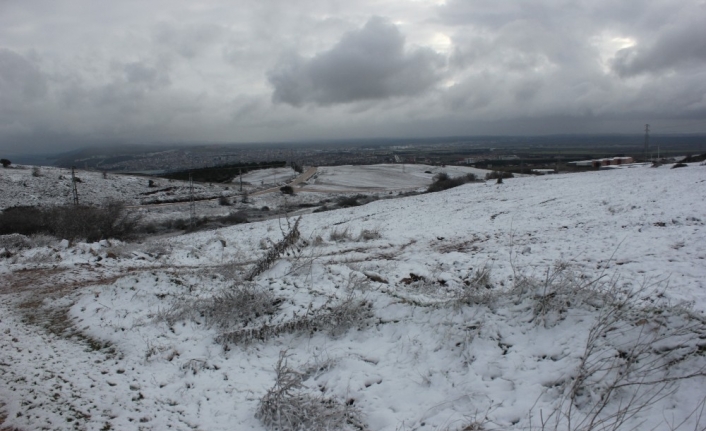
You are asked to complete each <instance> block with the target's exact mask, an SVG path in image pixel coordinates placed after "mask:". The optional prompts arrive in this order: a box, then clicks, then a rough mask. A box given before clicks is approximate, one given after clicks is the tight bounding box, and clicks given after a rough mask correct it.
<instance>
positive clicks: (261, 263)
mask: <svg viewBox="0 0 706 431" xmlns="http://www.w3.org/2000/svg"><path fill="white" fill-rule="evenodd" d="M300 220H301V217H299V218H298V219H297V220H296V221H295V222H294V226H292V227H291V229H290V230H289V232H287V233H286V234H285V235H284V238H282V239H281V240H280V241H279V242H277V243H273V244H272V247H271V248H270V249H269V250H268V251H267V254H265V256H263V257H262V258H261V259H260V260H258V261H257V263H256V264H255V266H253V268H252V269H251V270H250V273H249V274H248V276H247V277H246V280H249V281H250V280H253V279H254V278H255V277H257V276H258V275H260V274H262V273H263V272H265V271H267V270H268V269H269V268H270V267H271V266H272V264H273V263H275V262H276V261H277V259H279V258H280V256H282V254H284V253H285V252H286V251H287V249H289V248H290V247H293V246H294V245H295V244H296V243H297V241H298V240H299V238H300V237H301V233H300V232H299V221H300Z"/></svg>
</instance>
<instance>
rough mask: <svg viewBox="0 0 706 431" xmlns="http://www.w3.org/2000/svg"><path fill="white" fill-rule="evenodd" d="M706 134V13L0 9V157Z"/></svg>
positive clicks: (21, 5) (544, 6)
mask: <svg viewBox="0 0 706 431" xmlns="http://www.w3.org/2000/svg"><path fill="white" fill-rule="evenodd" d="M645 123H650V124H651V125H652V130H653V132H654V133H659V132H663V133H673V132H705V131H706V1H705V0H699V1H690V0H677V1H675V0H655V1H645V0H617V1H616V0H576V1H573V0H532V1H529V0H503V1H498V0H466V1H462V0H447V1H434V0H432V1H426V0H407V1H403V0H380V1H368V0H356V1H350V0H334V1H325V0H252V1H246V0H222V1H218V0H214V1H178V0H159V1H151V0H150V1H145V0H139V1H132V0H120V1H117V0H113V1H102V0H101V1H97V0H75V1H74V0H0V150H4V151H5V152H19V151H30V150H37V151H38V150H42V151H44V150H57V151H60V150H63V149H68V148H72V147H76V146H82V145H87V144H96V143H102V142H126V143H141V142H248V141H250V142H251V141H291V140H307V139H338V138H370V137H423V136H450V135H478V134H553V133H600V132H619V133H640V132H641V131H642V130H643V128H644V124H645Z"/></svg>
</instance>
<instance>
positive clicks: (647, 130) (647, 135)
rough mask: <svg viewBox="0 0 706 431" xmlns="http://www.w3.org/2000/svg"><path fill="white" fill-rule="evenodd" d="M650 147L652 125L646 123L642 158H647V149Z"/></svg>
mask: <svg viewBox="0 0 706 431" xmlns="http://www.w3.org/2000/svg"><path fill="white" fill-rule="evenodd" d="M649 149H650V125H649V124H645V148H644V149H643V150H642V158H643V159H647V151H649Z"/></svg>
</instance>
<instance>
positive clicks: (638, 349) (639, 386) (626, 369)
mask: <svg viewBox="0 0 706 431" xmlns="http://www.w3.org/2000/svg"><path fill="white" fill-rule="evenodd" d="M515 294H519V295H520V296H525V295H529V297H530V298H531V299H532V301H533V302H534V307H533V313H534V316H535V318H536V319H537V323H540V322H541V323H543V324H544V325H547V324H554V323H555V322H556V321H558V320H560V319H562V318H563V317H562V316H564V315H565V314H566V313H567V312H568V311H570V310H571V309H576V308H584V309H588V310H592V311H596V312H597V313H598V316H597V318H596V320H595V323H594V324H593V326H592V327H591V329H590V331H589V334H588V337H587V340H586V344H585V349H584V352H583V354H582V356H581V360H580V363H579V364H578V366H577V369H576V371H575V373H574V375H573V377H572V378H570V379H569V380H567V381H566V382H564V384H563V386H562V391H563V395H562V396H561V398H560V399H559V401H558V402H557V404H556V406H555V409H554V411H552V412H551V413H550V414H548V415H547V416H546V417H544V416H542V418H541V424H540V429H541V430H555V431H556V430H573V431H592V430H604V429H610V430H617V429H621V428H622V427H624V426H627V424H628V423H629V422H630V421H632V420H634V419H636V416H637V415H638V414H639V413H640V412H642V411H643V410H646V409H649V408H650V407H651V406H653V405H655V404H656V403H657V402H659V401H660V400H662V399H664V398H666V397H667V396H669V395H671V394H672V393H673V392H674V391H676V389H677V385H678V382H680V381H681V380H685V379H692V378H704V377H706V365H705V364H704V359H703V354H702V349H703V347H702V341H701V340H703V339H704V338H706V320H705V319H704V318H703V317H702V316H698V315H696V314H694V313H692V312H691V311H689V310H688V308H685V307H673V306H670V305H669V304H667V303H666V302H664V301H662V302H660V301H659V300H657V301H655V300H654V298H655V297H656V298H659V297H660V295H659V294H657V295H655V292H654V290H653V289H652V286H647V285H643V286H642V288H639V289H636V290H627V289H621V288H619V286H618V283H617V280H607V281H605V282H603V281H602V280H601V279H600V278H599V279H593V280H583V279H581V278H580V277H576V276H575V275H574V274H572V273H571V272H570V271H568V270H567V269H566V267H565V266H563V265H559V267H558V268H556V269H555V270H553V271H548V272H547V275H546V277H545V279H544V280H543V281H541V282H537V281H535V282H529V281H528V280H527V279H524V280H522V281H521V282H520V286H519V287H518V289H517V290H516V291H515ZM645 297H649V298H650V299H651V300H650V301H643V299H642V298H645ZM646 304H647V305H646ZM683 362H690V363H691V366H689V367H679V366H678V365H679V364H681V363H683ZM687 369H690V370H692V371H684V370H687Z"/></svg>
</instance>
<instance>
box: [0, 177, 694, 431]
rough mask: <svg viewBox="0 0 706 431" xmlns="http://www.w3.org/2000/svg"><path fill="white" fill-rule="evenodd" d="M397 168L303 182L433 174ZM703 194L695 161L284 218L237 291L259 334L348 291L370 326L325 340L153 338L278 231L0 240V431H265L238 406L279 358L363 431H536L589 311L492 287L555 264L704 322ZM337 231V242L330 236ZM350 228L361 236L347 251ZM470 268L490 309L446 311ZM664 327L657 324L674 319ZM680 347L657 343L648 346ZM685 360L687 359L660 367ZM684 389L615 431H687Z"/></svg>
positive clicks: (222, 284) (182, 327)
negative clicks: (249, 284) (273, 253)
mask: <svg viewBox="0 0 706 431" xmlns="http://www.w3.org/2000/svg"><path fill="white" fill-rule="evenodd" d="M395 169H397V170H400V171H401V166H400V165H394V166H392V168H390V167H387V168H385V169H383V168H379V167H369V168H367V169H366V170H365V171H364V172H367V173H366V174H364V175H358V174H354V173H352V172H353V171H352V170H349V168H348V167H335V168H329V167H324V168H320V169H319V172H320V173H319V177H318V179H317V180H316V181H313V180H312V181H310V184H309V185H307V186H305V188H314V187H321V189H322V190H323V189H326V190H334V189H336V187H339V186H345V187H347V188H348V189H350V188H361V189H376V188H378V187H379V188H384V189H385V190H393V189H402V188H406V187H408V186H409V187H420V186H423V185H424V184H428V181H429V179H430V178H431V175H433V174H424V172H423V171H419V170H420V169H422V168H418V167H415V166H411V165H407V166H406V167H405V170H406V171H405V172H394V170H395ZM0 172H1V170H0ZM357 172H361V171H360V170H358V171H357ZM401 174H404V175H401ZM0 178H2V179H3V181H16V182H21V181H22V179H21V178H19V179H16V180H15V179H12V178H13V177H12V176H8V175H5V176H2V177H0ZM414 178H418V179H419V183H418V184H416V183H413V181H414ZM319 180H320V181H321V182H319ZM388 180H389V181H388ZM386 181H387V182H386ZM704 183H706V167H703V166H698V165H696V164H692V165H689V166H688V167H687V168H682V169H669V167H668V166H663V167H661V168H657V169H653V168H648V167H644V166H638V165H635V166H633V167H625V168H622V169H615V170H609V171H597V172H589V173H582V174H566V175H564V174H560V175H552V176H542V177H523V178H514V179H508V180H505V182H504V183H503V184H495V182H487V183H472V184H466V185H464V186H461V187H458V188H455V189H451V190H447V191H445V192H439V193H433V194H423V195H418V196H412V197H407V198H400V199H393V200H380V201H375V202H372V203H370V204H367V205H365V206H361V207H354V208H347V209H342V210H337V211H330V212H325V213H317V214H309V215H306V216H304V217H303V218H302V219H301V221H300V225H299V229H300V231H301V234H302V239H303V240H304V241H306V243H305V242H303V241H300V242H299V244H298V246H297V248H298V250H291V249H290V250H289V252H288V253H289V254H286V255H283V256H282V257H281V258H280V259H279V260H277V262H276V263H275V264H274V265H273V266H272V267H271V268H270V269H269V270H267V271H265V272H264V273H262V274H260V275H259V276H257V277H256V278H255V279H254V286H255V289H259V290H262V291H267V292H271V293H272V294H273V295H276V296H277V297H280V298H281V299H282V301H283V302H282V307H281V310H280V311H279V312H278V313H277V314H276V315H275V316H273V317H272V319H273V320H272V322H282V321H286V320H287V319H290V318H292V316H293V315H295V314H296V315H301V314H302V313H304V312H305V311H306V310H307V309H308V307H312V309H316V308H317V307H321V306H322V305H324V304H327V301H332V300H335V299H344V298H348V297H349V295H354V296H355V297H357V298H361V299H364V300H365V301H367V302H368V303H370V304H372V306H371V313H372V317H370V318H368V319H366V320H363V321H362V323H361V324H360V325H359V326H357V327H353V328H351V329H349V330H346V331H343V332H341V333H335V334H329V333H328V332H327V331H325V330H318V331H316V332H313V333H309V332H294V333H284V334H282V335H279V336H273V337H271V338H268V339H266V340H265V341H258V340H255V341H252V342H250V343H247V344H245V343H243V344H237V343H230V344H228V345H227V347H226V346H224V344H223V343H219V342H217V341H216V338H217V337H218V335H219V333H220V330H219V329H218V328H217V327H212V326H209V325H207V324H206V323H205V321H204V320H203V319H200V318H198V317H196V318H184V319H181V320H177V321H176V322H171V323H170V322H168V321H167V320H165V319H164V316H165V315H167V314H168V312H174V311H175V310H179V309H180V308H179V307H182V308H183V307H184V306H185V304H196V303H197V301H199V300H204V299H208V298H210V297H212V296H213V295H214V294H216V293H217V292H220V291H222V289H229V288H232V287H233V286H234V285H235V286H242V285H243V284H244V282H243V281H242V277H243V274H245V273H246V272H247V271H248V270H249V269H250V268H251V267H252V265H253V264H254V262H255V261H256V260H257V259H259V258H260V257H261V256H263V255H264V254H265V253H266V250H265V249H263V247H265V248H267V247H270V246H269V245H268V244H271V243H273V242H274V243H276V242H277V241H279V240H280V239H281V238H282V235H283V232H286V231H288V229H289V228H288V223H293V222H294V220H289V221H287V220H284V219H280V220H268V221H265V222H261V223H251V224H245V225H237V226H233V227H230V228H224V229H219V230H216V231H208V232H199V233H194V234H190V235H182V236H179V237H173V238H169V239H160V240H152V241H145V242H144V243H141V244H137V243H121V242H117V241H104V242H102V243H94V244H85V243H75V244H66V243H65V244H63V245H65V246H66V247H64V246H62V244H61V243H60V242H59V240H55V241H52V240H44V242H41V241H39V240H38V239H37V240H34V243H35V245H25V246H24V247H22V246H17V245H12V244H15V243H12V244H10V243H9V240H8V241H7V242H8V244H9V245H5V244H0V249H1V248H6V249H7V250H8V251H9V252H10V254H11V255H10V256H8V257H0V340H2V341H1V342H2V346H3V348H2V349H0V364H2V367H1V368H0V380H1V381H2V384H1V385H0V402H2V403H4V404H5V406H4V407H2V408H0V412H2V413H4V416H5V422H4V423H3V426H9V427H19V428H21V429H28V430H29V429H81V430H83V429H86V430H100V429H145V430H162V429H175V430H188V429H207V430H230V429H243V430H244V429H252V430H264V429H265V428H264V427H263V425H262V423H261V422H260V421H259V420H258V419H256V417H255V413H256V410H257V406H258V402H259V400H260V399H261V398H262V396H263V395H264V394H265V392H266V391H267V390H268V389H269V388H270V387H271V386H272V385H273V382H274V378H275V373H274V368H273V367H274V365H275V363H276V362H277V359H278V356H279V354H280V352H281V351H283V350H287V352H288V354H289V355H291V356H290V357H289V364H290V366H292V367H295V368H297V369H302V370H303V369H305V368H308V367H311V365H312V364H317V365H318V366H317V367H315V369H316V371H314V372H312V373H310V374H308V375H307V376H306V377H307V378H306V379H305V380H304V381H303V384H304V390H305V391H308V392H309V393H312V394H321V395H323V396H325V397H330V398H333V399H336V400H339V401H341V402H349V403H350V402H352V403H353V405H354V406H355V407H357V408H358V409H360V411H361V412H362V419H363V421H364V423H365V424H366V426H367V429H370V430H375V431H395V430H446V429H448V430H460V429H463V428H464V427H465V426H466V425H468V424H469V423H470V422H471V421H472V420H478V421H480V422H485V427H486V429H514V430H525V429H530V428H531V427H534V428H535V429H536V428H538V427H539V421H540V412H542V415H543V417H544V418H547V415H548V414H549V412H552V411H553V409H554V408H555V407H556V406H557V403H559V402H560V401H561V400H562V394H564V393H565V392H563V391H564V390H565V389H566V387H567V386H566V385H568V384H569V383H570V382H571V381H572V380H573V379H574V378H576V372H577V369H578V366H579V364H580V361H581V358H582V355H584V349H585V345H586V340H587V337H588V332H589V330H590V328H591V327H592V325H594V323H595V322H596V321H597V319H598V316H599V311H596V310H595V309H593V308H591V307H579V306H574V307H572V306H571V305H568V306H566V308H567V310H565V311H562V312H561V313H564V314H561V313H559V314H558V315H557V314H553V312H552V311H551V310H550V312H548V314H546V315H544V314H542V315H541V319H542V320H541V322H540V321H538V320H537V319H538V318H537V316H536V314H535V313H536V309H535V308H533V307H535V305H534V304H535V303H534V302H532V300H531V299H530V298H531V297H532V296H531V295H540V294H541V292H529V293H527V294H526V296H518V295H519V294H514V293H511V292H512V287H513V286H515V285H516V283H517V282H518V280H519V279H520V278H521V277H536V278H538V279H544V278H545V277H546V275H547V273H548V271H549V273H550V274H551V271H552V268H556V267H557V266H559V267H563V266H566V267H567V268H569V269H567V270H566V271H567V273H570V274H573V275H575V276H576V277H577V278H578V279H580V277H581V276H583V277H585V280H596V279H600V281H601V282H608V281H609V280H612V284H613V285H615V286H618V287H620V288H621V289H624V290H625V291H630V290H631V291H641V289H643V290H642V292H647V291H648V290H644V289H645V288H644V286H646V285H647V286H650V287H649V289H651V290H649V291H650V292H659V295H660V296H661V297H663V298H661V299H660V298H658V297H654V296H653V297H645V296H644V295H642V296H640V297H639V300H640V301H642V302H644V303H645V304H648V303H650V301H657V302H659V301H662V303H665V302H668V303H669V304H670V306H672V307H678V306H679V307H684V306H689V305H690V306H692V309H693V313H694V314H695V315H696V316H697V318H698V319H703V318H704V313H706V264H704V259H706V228H705V227H704V223H706V184H704ZM22 199H24V198H22ZM345 229H347V230H348V234H349V239H348V240H346V241H341V242H335V241H333V240H331V239H330V234H331V233H332V232H334V231H338V232H339V233H340V232H343V231H344V230H345ZM363 230H369V231H373V232H377V233H379V236H380V237H379V238H377V239H372V240H369V241H364V240H359V239H358V238H357V237H358V235H359V234H360V233H361V232H362V231H363ZM30 242H32V240H30ZM484 269H485V270H487V271H489V274H490V279H489V281H487V288H481V289H480V290H479V291H478V295H479V296H481V297H483V295H486V296H485V298H491V297H492V298H495V299H487V301H488V302H483V300H479V301H478V302H479V303H477V304H475V305H474V304H472V303H470V304H469V303H465V304H464V303H458V302H454V298H458V294H459V292H463V291H464V289H465V287H464V286H466V282H468V281H469V280H472V279H473V277H475V276H477V275H478V274H479V272H482V271H483V270H484ZM374 280H377V281H374ZM503 292H504V293H503ZM493 295H494V296H493ZM513 295H516V296H513ZM587 300H590V298H589V299H587ZM596 300H597V299H596ZM449 304H451V305H449ZM562 307H564V306H561V307H559V308H562ZM187 308H188V307H187ZM674 309H676V308H674ZM679 316H681V315H675V317H671V318H669V317H665V319H666V320H665V322H666V321H667V320H668V321H669V322H671V323H670V324H678V321H679V319H680V317H679ZM258 322H260V320H256V321H255V322H254V323H252V325H257V324H259V323H258ZM675 322H677V323H675ZM640 325H644V327H645V328H651V329H650V330H651V331H659V330H660V328H664V327H666V325H667V323H664V322H662V323H660V321H658V320H655V321H650V322H647V321H646V322H644V323H642V322H640V323H639V324H638V326H632V327H630V328H628V329H624V330H621V331H622V332H620V336H621V337H624V338H626V339H627V340H630V339H633V338H634V331H636V330H641V329H640V328H642V327H643V326H640ZM631 328H632V329H631ZM635 328H637V329H635ZM630 331H633V332H630ZM705 336H706V334H705ZM631 337H633V338H631ZM677 341H678V342H677ZM701 342H703V340H702V341H701ZM683 343H684V339H681V338H680V339H677V338H669V339H667V340H664V343H663V344H660V345H659V346H660V348H664V349H667V350H668V349H678V348H680V347H679V346H682V344H683ZM700 351H701V352H703V349H702V350H700ZM616 354H617V353H616ZM704 366H706V358H704V355H703V353H701V354H700V355H698V354H697V355H692V356H688V357H687V358H686V359H684V360H683V361H682V362H679V363H678V365H675V367H674V370H673V371H674V372H675V373H676V372H682V373H688V372H695V371H698V370H702V369H703V367H704ZM703 384H704V379H703V378H695V379H689V380H685V381H683V382H681V383H680V385H679V386H678V388H677V390H676V391H675V392H674V393H665V395H666V396H665V397H664V398H663V399H659V400H657V401H655V402H654V403H652V404H649V405H648V406H647V408H645V409H644V410H642V411H639V412H637V414H636V415H635V417H633V418H631V419H629V420H628V422H627V423H626V429H631V428H632V427H636V428H637V429H653V428H656V429H668V428H669V426H668V425H669V424H678V423H680V422H681V421H682V420H684V419H686V422H685V425H684V428H685V429H694V424H695V421H696V420H697V419H698V415H697V414H695V415H691V416H690V414H691V413H692V412H693V411H695V409H696V411H697V413H698V407H699V403H700V402H702V400H703V399H704V396H705V395H706V394H705V393H704V391H703V387H704V386H703ZM596 385H600V382H598V383H596ZM587 396H588V395H587ZM618 402H619V399H618V400H617V401H616V402H614V403H612V404H610V405H609V406H608V408H607V409H606V411H612V409H615V408H618ZM581 408H582V407H577V411H578V413H576V414H577V415H578V414H580V413H581V412H582V410H581ZM584 412H585V411H584ZM0 417H1V416H0ZM702 426H703V423H702ZM108 427H109V428H108ZM467 429H472V428H467Z"/></svg>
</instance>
